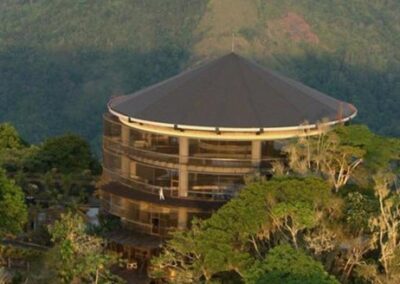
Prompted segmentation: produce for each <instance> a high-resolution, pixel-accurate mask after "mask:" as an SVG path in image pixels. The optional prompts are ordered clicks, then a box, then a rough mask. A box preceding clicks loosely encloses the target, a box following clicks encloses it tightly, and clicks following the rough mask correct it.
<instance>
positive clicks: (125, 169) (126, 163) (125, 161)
mask: <svg viewBox="0 0 400 284" xmlns="http://www.w3.org/2000/svg"><path fill="white" fill-rule="evenodd" d="M130 164H131V160H130V159H129V158H128V157H127V156H125V155H122V156H121V173H122V176H123V177H124V178H130V170H131V165H130Z"/></svg>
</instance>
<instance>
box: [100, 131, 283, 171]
mask: <svg viewBox="0 0 400 284" xmlns="http://www.w3.org/2000/svg"><path fill="white" fill-rule="evenodd" d="M103 147H104V150H105V151H107V150H108V151H111V152H113V153H115V154H119V155H126V156H129V157H130V158H131V159H132V160H135V161H138V162H142V163H146V164H149V165H154V166H159V167H163V168H170V169H178V168H179V164H180V161H182V160H184V161H185V164H187V165H188V170H189V171H192V172H211V173H232V174H249V173H251V172H253V171H255V170H258V169H260V168H262V169H271V168H272V163H273V162H275V161H282V160H283V158H262V159H261V160H260V161H259V163H254V161H252V160H251V159H240V158H238V159H233V158H209V157H201V156H200V155H199V156H197V157H196V156H181V157H180V156H179V155H174V154H166V153H161V152H155V151H151V150H144V149H139V148H135V147H133V146H128V145H122V142H121V141H120V140H119V139H112V138H109V137H104V138H103Z"/></svg>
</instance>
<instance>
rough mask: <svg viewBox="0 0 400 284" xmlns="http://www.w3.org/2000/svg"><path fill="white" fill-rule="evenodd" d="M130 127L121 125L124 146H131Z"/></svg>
mask: <svg viewBox="0 0 400 284" xmlns="http://www.w3.org/2000/svg"><path fill="white" fill-rule="evenodd" d="M129 132H130V131H129V127H128V126H125V125H121V142H122V145H129V138H130V135H129Z"/></svg>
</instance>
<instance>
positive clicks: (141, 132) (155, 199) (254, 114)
mask: <svg viewBox="0 0 400 284" xmlns="http://www.w3.org/2000/svg"><path fill="white" fill-rule="evenodd" d="M356 113H357V111H356V109H355V108H354V107H353V106H352V105H351V104H348V103H345V102H341V101H338V100H336V99H333V98H331V97H328V96H326V95H325V94H322V93H320V92H318V91H316V90H314V89H311V88H309V87H307V86H304V85H302V84H300V83H298V82H296V81H293V80H291V79H289V78H286V77H283V76H281V75H279V74H277V73H275V72H273V71H270V70H268V69H265V68H263V67H260V66H259V65H257V64H255V63H253V62H251V61H248V60H247V59H244V58H243V57H241V56H238V55H236V54H229V55H226V56H223V57H221V58H219V59H216V60H214V61H211V62H209V63H207V64H205V65H202V66H200V67H198V68H195V69H193V70H189V71H186V72H184V73H182V74H180V75H178V76H175V77H173V78H171V79H168V80H166V81H164V82H161V83H159V84H156V85H154V86H151V87H149V88H146V89H144V90H142V91H139V92H137V93H135V94H133V95H129V96H123V97H116V98H113V99H111V100H110V102H109V104H108V112H107V113H106V114H105V115H104V139H103V169H104V170H103V181H104V182H103V183H104V185H103V186H102V188H101V201H102V210H103V211H104V212H107V213H109V214H111V215H114V216H116V217H117V218H119V219H120V221H121V224H122V227H123V228H124V231H123V232H121V231H118V232H115V234H114V235H113V236H111V239H112V240H114V243H115V245H116V246H117V249H119V250H121V251H123V252H124V253H126V254H127V257H128V258H130V259H132V261H135V262H138V263H139V266H140V265H142V264H143V263H145V262H146V259H148V258H149V257H150V255H152V254H153V253H154V252H155V251H156V250H157V248H158V247H159V245H160V244H161V243H162V241H163V240H164V239H165V238H167V237H168V235H169V233H170V232H171V231H173V230H176V229H182V230H183V229H186V228H188V227H189V226H190V222H191V220H192V219H193V218H194V217H198V218H206V217H208V216H210V215H211V214H212V213H213V212H214V211H215V210H217V209H218V208H219V207H221V206H222V205H223V204H224V203H225V202H227V201H228V200H229V199H230V198H232V197H233V196H235V195H236V194H237V193H238V192H239V191H240V189H241V188H242V187H243V185H244V184H245V181H246V179H247V178H249V177H251V176H254V175H266V176H268V175H270V174H271V164H272V163H273V162H275V161H284V158H285V157H284V156H283V155H282V152H281V148H282V147H283V146H284V145H285V143H287V141H288V139H291V138H294V137H299V136H305V135H315V134H318V133H319V132H320V131H323V129H326V125H335V124H337V123H343V122H346V121H348V120H350V119H352V118H353V117H354V116H355V115H356ZM321 126H322V127H321ZM143 265H144V264H143Z"/></svg>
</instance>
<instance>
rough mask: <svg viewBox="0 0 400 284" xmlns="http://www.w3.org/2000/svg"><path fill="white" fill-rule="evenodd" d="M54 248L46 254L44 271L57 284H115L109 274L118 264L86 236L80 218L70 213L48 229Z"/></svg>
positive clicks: (115, 279) (99, 242)
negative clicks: (82, 283)
mask: <svg viewBox="0 0 400 284" xmlns="http://www.w3.org/2000/svg"><path fill="white" fill-rule="evenodd" d="M49 232H50V235H51V240H52V241H53V243H54V246H53V247H52V248H51V249H50V251H49V252H48V254H47V266H48V267H47V270H49V271H50V273H51V274H52V277H54V278H55V279H56V280H57V282H61V283H81V282H91V283H119V282H120V281H121V280H120V279H119V278H118V277H116V276H115V275H112V274H111V273H110V270H109V268H110V266H112V265H114V264H117V263H118V258H117V256H116V255H115V254H112V253H110V252H108V251H107V250H106V248H105V244H104V241H103V240H102V239H101V238H99V237H97V236H93V235H90V234H88V233H87V230H86V226H85V224H84V221H83V219H82V217H80V216H79V215H77V214H73V213H71V212H69V213H66V214H62V215H61V219H60V220H58V221H56V222H55V223H54V224H53V225H51V226H49Z"/></svg>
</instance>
